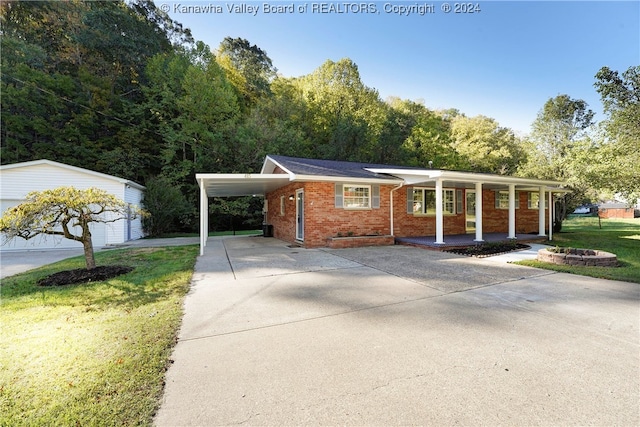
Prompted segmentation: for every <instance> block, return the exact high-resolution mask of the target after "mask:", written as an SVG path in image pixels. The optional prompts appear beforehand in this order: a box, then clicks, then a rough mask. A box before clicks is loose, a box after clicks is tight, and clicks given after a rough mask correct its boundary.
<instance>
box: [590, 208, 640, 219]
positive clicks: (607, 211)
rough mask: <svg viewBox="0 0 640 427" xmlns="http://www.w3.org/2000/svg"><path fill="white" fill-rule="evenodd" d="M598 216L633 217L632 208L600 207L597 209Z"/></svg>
mask: <svg viewBox="0 0 640 427" xmlns="http://www.w3.org/2000/svg"><path fill="white" fill-rule="evenodd" d="M598 216H600V218H633V208H602V209H599V210H598Z"/></svg>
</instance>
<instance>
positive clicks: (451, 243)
mask: <svg viewBox="0 0 640 427" xmlns="http://www.w3.org/2000/svg"><path fill="white" fill-rule="evenodd" d="M511 240H514V238H512V237H509V234H508V233H484V235H483V241H482V242H478V241H477V240H475V234H454V235H447V236H446V243H436V236H412V237H396V238H395V241H396V244H400V245H408V246H421V247H425V248H428V249H437V250H443V249H451V248H461V247H467V246H475V245H479V244H482V243H492V242H504V241H511ZM546 240H547V237H546V236H540V235H537V234H516V235H515V241H517V242H518V243H532V242H544V241H546Z"/></svg>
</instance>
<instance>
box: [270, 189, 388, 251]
mask: <svg viewBox="0 0 640 427" xmlns="http://www.w3.org/2000/svg"><path fill="white" fill-rule="evenodd" d="M391 188H393V186H389V185H381V186H380V208H375V209H367V210H350V209H343V208H336V207H335V194H334V193H335V184H334V183H332V182H305V183H292V184H289V185H287V186H285V187H282V188H280V189H278V190H276V191H274V192H272V193H269V194H267V200H268V204H269V212H268V214H267V222H268V223H269V224H273V229H274V237H276V238H278V239H281V240H284V241H287V242H294V241H295V225H296V218H295V217H296V205H295V203H296V202H295V200H292V201H289V195H295V191H296V190H297V189H303V190H304V214H305V218H304V227H305V228H304V246H305V247H309V248H313V247H324V246H327V239H328V238H330V237H337V235H338V233H341V234H342V235H344V236H347V235H354V236H365V235H386V234H391V230H390V222H389V218H390V217H389V206H390V203H389V192H390V191H391ZM281 195H284V196H285V215H284V216H281V215H280V196H281Z"/></svg>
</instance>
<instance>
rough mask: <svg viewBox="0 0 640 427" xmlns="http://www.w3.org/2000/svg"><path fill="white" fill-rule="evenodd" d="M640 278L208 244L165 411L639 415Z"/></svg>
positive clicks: (372, 253)
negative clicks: (610, 278) (621, 279)
mask: <svg viewBox="0 0 640 427" xmlns="http://www.w3.org/2000/svg"><path fill="white" fill-rule="evenodd" d="M639 301H640V286H639V285H637V284H632V283H626V282H616V281H605V280H598V279H592V278H587V277H582V276H574V275H568V274H558V273H552V272H549V271H543V270H538V269H533V268H527V267H521V266H516V265H510V264H506V263H505V262H504V261H502V262H501V261H499V260H497V261H496V260H495V259H491V258H488V259H474V258H466V257H461V256H456V255H451V254H444V253H437V252H431V251H426V250H422V249H418V248H411V247H402V246H394V247H378V248H362V249H343V250H307V249H301V248H291V247H288V246H286V244H284V243H283V242H281V241H278V240H276V239H264V238H260V237H258V238H255V237H254V238H237V239H227V240H212V239H210V240H209V243H208V246H207V249H206V253H205V255H204V256H203V257H200V258H199V259H198V262H197V265H196V271H195V273H194V277H193V281H192V289H191V291H190V293H189V294H188V296H187V298H186V300H185V316H184V319H183V324H182V328H181V330H180V333H179V341H178V344H177V346H176V347H175V349H174V353H173V356H172V359H173V361H174V363H173V364H172V365H171V367H170V368H169V370H168V372H167V377H166V388H165V394H164V396H163V400H162V406H161V408H160V410H159V412H158V414H157V415H156V418H155V423H156V424H157V425H161V426H179V425H201V426H202V425H235V424H244V425H338V424H340V425H454V424H460V425H639V424H640V412H639V409H638V403H639V400H640V375H639V374H640V334H639V319H640V308H639V307H640V305H639V304H638V303H639Z"/></svg>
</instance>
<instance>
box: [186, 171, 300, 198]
mask: <svg viewBox="0 0 640 427" xmlns="http://www.w3.org/2000/svg"><path fill="white" fill-rule="evenodd" d="M196 179H197V181H198V183H199V184H200V186H202V185H204V189H205V190H206V192H207V195H208V196H209V197H228V196H262V195H265V194H266V193H269V192H270V191H273V190H276V189H277V188H280V187H282V186H283V185H286V184H287V183H288V182H289V181H291V178H290V176H289V175H288V174H217V173H202V174H196Z"/></svg>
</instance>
